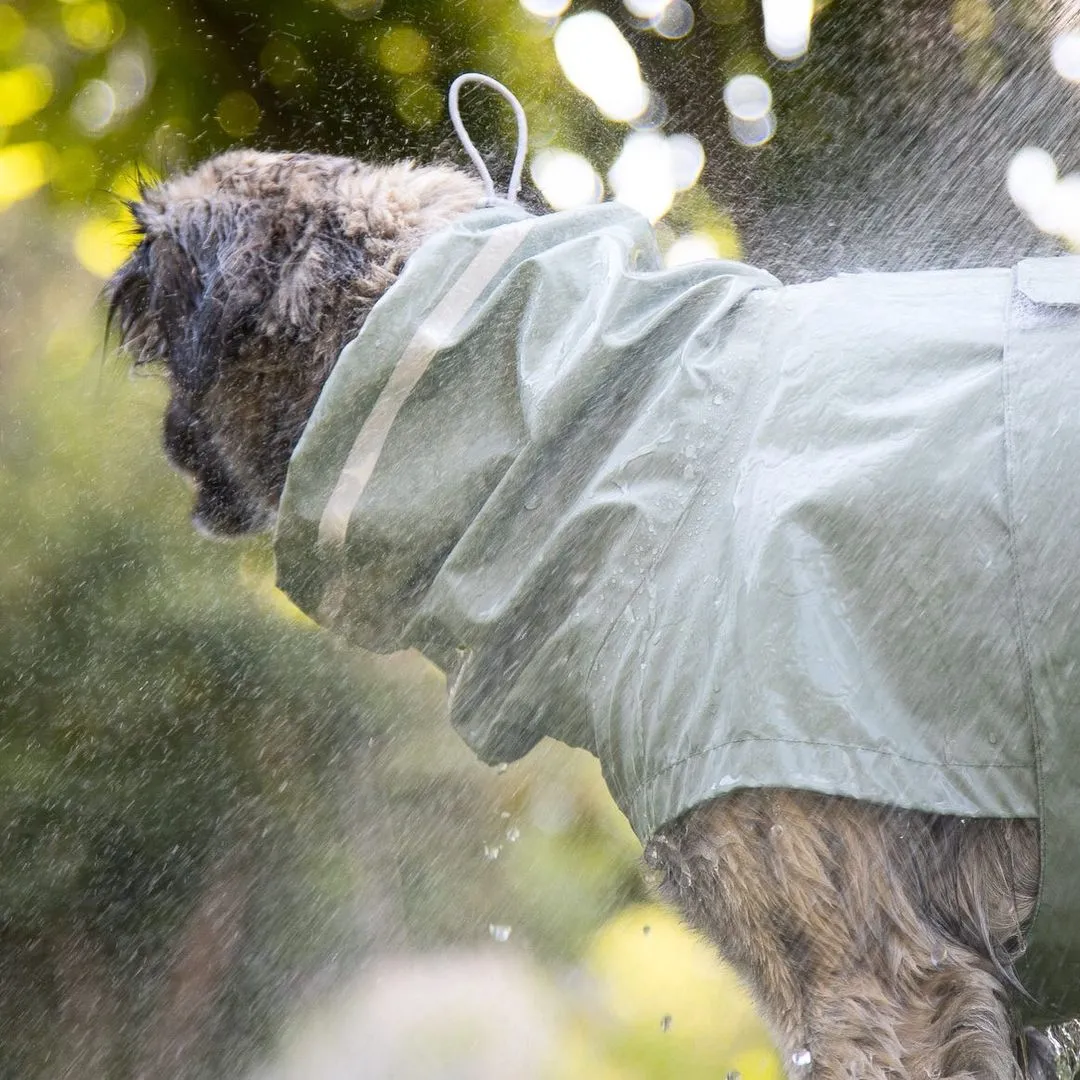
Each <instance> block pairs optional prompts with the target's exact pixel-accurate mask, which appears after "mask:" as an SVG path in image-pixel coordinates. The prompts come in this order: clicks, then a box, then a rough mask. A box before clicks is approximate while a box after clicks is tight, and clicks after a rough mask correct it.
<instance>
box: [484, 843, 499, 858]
mask: <svg viewBox="0 0 1080 1080" xmlns="http://www.w3.org/2000/svg"><path fill="white" fill-rule="evenodd" d="M500 851H502V848H501V847H499V846H498V844H485V845H484V858H485V859H487V860H488V862H491V861H493V860H494V859H497V858H498V857H499V852H500Z"/></svg>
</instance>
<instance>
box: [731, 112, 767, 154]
mask: <svg viewBox="0 0 1080 1080" xmlns="http://www.w3.org/2000/svg"><path fill="white" fill-rule="evenodd" d="M728 129H729V130H730V131H731V137H732V138H733V139H734V140H735V141H736V142H737V143H741V144H742V145H743V146H764V145H765V144H766V143H767V142H768V141H769V140H770V139H771V138H772V137H773V136H774V135H775V134H776V117H775V116H774V115H773V114H772V113H771V112H770V113H766V114H765V115H764V116H762V117H759V118H758V119H756V120H741V119H740V118H739V117H737V116H733V117H731V119H730V121H729V122H728Z"/></svg>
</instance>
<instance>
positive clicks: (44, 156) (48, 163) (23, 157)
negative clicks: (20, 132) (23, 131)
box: [0, 142, 56, 212]
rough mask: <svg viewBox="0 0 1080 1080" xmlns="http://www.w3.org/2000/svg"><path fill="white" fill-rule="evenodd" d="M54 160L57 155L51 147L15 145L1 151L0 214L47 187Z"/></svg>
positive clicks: (42, 144)
mask: <svg viewBox="0 0 1080 1080" xmlns="http://www.w3.org/2000/svg"><path fill="white" fill-rule="evenodd" d="M55 160H56V157H55V152H54V151H53V149H52V147H51V146H49V144H48V143H43V142H29V143H13V144H12V145H11V146H4V147H0V212H2V211H4V210H7V209H8V207H10V206H12V205H13V204H14V203H17V202H19V201H20V200H21V199H25V198H26V197H27V196H28V195H33V193H34V192H35V191H37V190H38V188H40V187H42V186H44V185H45V184H46V183H47V182H48V180H49V177H50V175H51V174H52V171H53V166H54V164H55Z"/></svg>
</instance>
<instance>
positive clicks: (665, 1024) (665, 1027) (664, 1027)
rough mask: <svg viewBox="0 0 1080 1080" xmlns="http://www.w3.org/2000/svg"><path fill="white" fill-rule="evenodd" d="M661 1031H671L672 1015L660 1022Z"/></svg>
mask: <svg viewBox="0 0 1080 1080" xmlns="http://www.w3.org/2000/svg"><path fill="white" fill-rule="evenodd" d="M660 1030H661V1031H670V1030H671V1015H670V1014H668V1015H667V1016H665V1017H664V1018H663V1019H662V1020H661V1021H660Z"/></svg>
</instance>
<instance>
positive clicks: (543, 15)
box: [521, 0, 570, 19]
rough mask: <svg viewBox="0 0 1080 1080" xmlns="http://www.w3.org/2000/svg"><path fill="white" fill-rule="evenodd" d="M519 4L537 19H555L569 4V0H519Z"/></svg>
mask: <svg viewBox="0 0 1080 1080" xmlns="http://www.w3.org/2000/svg"><path fill="white" fill-rule="evenodd" d="M521 6H522V7H523V8H524V9H525V10H526V11H527V12H528V13H529V14H530V15H535V16H536V17H537V18H538V19H557V18H558V17H559V16H560V15H561V14H562V13H563V12H564V11H565V10H566V9H567V8H568V7H569V6H570V0H521Z"/></svg>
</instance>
